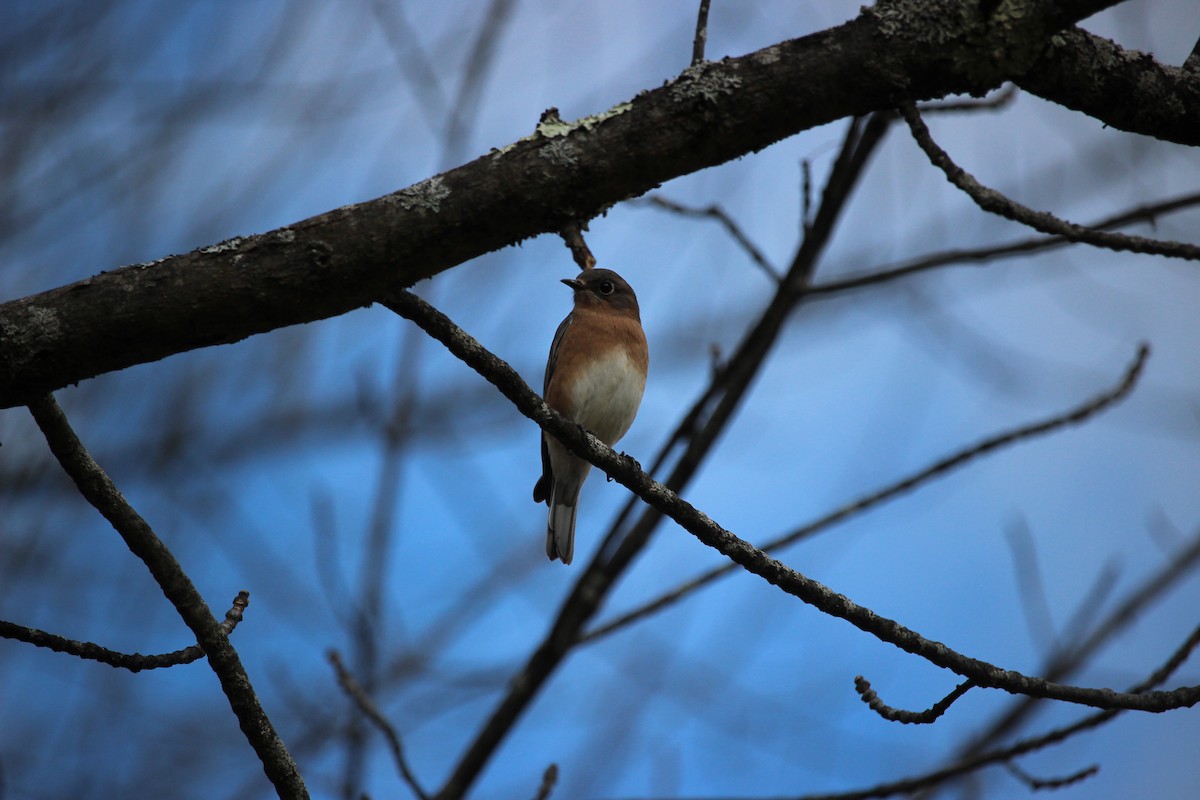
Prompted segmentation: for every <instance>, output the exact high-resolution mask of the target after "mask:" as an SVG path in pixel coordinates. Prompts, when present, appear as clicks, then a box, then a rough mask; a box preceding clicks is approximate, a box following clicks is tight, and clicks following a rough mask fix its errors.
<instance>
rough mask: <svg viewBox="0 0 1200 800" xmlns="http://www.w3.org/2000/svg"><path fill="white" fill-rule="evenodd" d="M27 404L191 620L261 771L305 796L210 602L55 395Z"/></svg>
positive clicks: (61, 457) (288, 791)
mask: <svg viewBox="0 0 1200 800" xmlns="http://www.w3.org/2000/svg"><path fill="white" fill-rule="evenodd" d="M29 410H30V412H31V413H32V414H33V418H34V421H35V422H37V425H38V428H40V429H41V431H42V434H43V435H44V436H45V437H46V443H47V444H48V445H49V446H50V450H51V452H53V453H54V457H55V458H57V459H58V462H59V464H61V465H62V468H63V471H64V472H66V473H67V475H69V476H70V478H71V480H72V481H74V482H75V485H76V487H78V489H79V493H80V494H82V495H83V496H84V498H85V499H86V500H87V501H88V502H89V503H91V504H92V506H94V507H95V509H96V510H97V511H99V512H100V513H101V514H102V515H103V516H104V518H105V519H107V520H108V521H109V522H110V523H112V526H113V527H114V528H116V530H117V533H119V534H120V535H121V538H122V539H124V540H125V544H126V546H128V547H129V549H130V551H132V552H133V554H134V555H135V556H137V557H138V558H140V559H141V560H142V562H143V563H144V564H145V565H146V567H147V569H149V570H150V574H151V575H153V576H154V580H155V581H157V582H158V585H159V587H160V588H161V589H162V592H163V594H164V595H166V597H167V599H168V600H170V601H171V604H172V605H174V606H175V610H176V611H178V612H179V616H180V617H182V618H183V621H184V622H185V623H186V624H187V626H188V627H189V628H191V630H192V633H193V634H194V635H195V636H196V641H197V642H198V643H199V644H200V646H201V647H203V648H204V652H205V654H206V655H207V656H208V663H209V666H211V667H212V670H213V672H215V673H216V674H217V679H218V680H219V681H220V682H221V689H222V690H224V692H225V696H226V697H227V698H228V699H229V707H230V708H231V709H233V713H234V715H236V716H237V719H238V725H239V726H240V727H241V729H242V733H243V734H244V735H245V737H246V739H247V741H249V742H250V746H251V747H253V748H254V752H255V753H257V754H258V757H259V760H260V761H262V765H263V771H264V772H265V773H266V774H267V778H268V779H270V781H271V783H272V784H273V785H274V787H275V791H276V792H277V793H278V794H279V796H280V797H281V798H288V800H291V799H292V798H307V797H308V790H307V789H306V788H305V786H304V779H303V778H302V777H301V776H300V772H299V770H298V769H297V768H296V763H295V761H293V760H292V756H291V754H290V753H289V752H288V750H287V747H286V746H285V745H284V744H283V741H282V740H281V739H280V738H279V735H278V734H277V733H276V732H275V728H274V726H273V725H272V724H271V720H270V719H268V717H267V714H266V712H265V711H264V710H263V707H262V705H261V704H260V703H259V702H258V696H257V695H256V694H255V693H254V687H253V686H251V685H250V678H249V677H248V676H247V675H246V670H245V668H244V667H243V666H242V661H241V659H240V658H239V657H238V654H237V651H236V650H235V649H234V648H233V645H232V644H230V642H229V636H228V635H227V634H226V632H225V630H224V629H223V628H222V627H221V624H220V623H219V622H217V620H216V619H215V618H214V617H213V614H212V611H210V610H209V608H208V604H207V603H205V602H204V598H203V597H201V595H200V592H199V591H197V589H196V587H195V585H194V584H193V583H192V581H191V579H190V578H189V577H188V576H187V573H185V572H184V571H183V567H181V566H180V564H179V562H178V561H176V560H175V556H174V555H172V554H171V551H170V550H168V549H167V547H166V545H164V544H163V542H162V540H161V539H159V538H158V535H157V534H155V533H154V530H153V529H152V528H151V527H150V524H149V523H148V522H146V520H144V519H142V517H141V515H140V514H138V513H137V511H135V510H134V509H133V507H132V506H130V505H129V502H128V501H126V499H125V497H124V496H123V495H122V494H121V492H120V490H119V489H117V487H116V485H115V484H114V483H113V482H112V480H111V479H110V478H109V477H108V475H107V474H106V473H105V472H104V470H103V469H101V468H100V465H99V464H97V463H96V461H95V460H94V459H93V458H92V456H91V454H90V453H88V451H87V450H86V449H85V448H84V446H83V442H81V441H79V437H78V436H76V435H75V431H73V430H72V429H71V425H70V423H68V422H67V417H66V415H65V414H63V412H62V409H61V408H59V407H58V403H57V402H55V400H54V397H53V396H50V395H47V396H45V397H43V398H41V399H40V400H35V401H34V402H32V403H30V404H29Z"/></svg>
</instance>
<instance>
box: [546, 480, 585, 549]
mask: <svg viewBox="0 0 1200 800" xmlns="http://www.w3.org/2000/svg"><path fill="white" fill-rule="evenodd" d="M576 497H578V494H576ZM577 508H579V504H578V503H577V502H573V503H571V504H570V505H567V504H566V503H560V502H557V501H553V500H552V501H551V502H550V515H549V518H548V520H547V522H546V555H547V556H549V557H550V560H551V561H554V560H555V559H561V560H562V562H563V563H564V564H570V563H571V559H572V558H574V557H575V510H576V509H577Z"/></svg>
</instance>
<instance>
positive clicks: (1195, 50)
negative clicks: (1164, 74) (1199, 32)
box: [1182, 39, 1200, 73]
mask: <svg viewBox="0 0 1200 800" xmlns="http://www.w3.org/2000/svg"><path fill="white" fill-rule="evenodd" d="M1182 69H1183V70H1184V71H1185V72H1193V73H1195V72H1200V39H1197V40H1196V44H1195V45H1193V46H1192V52H1190V53H1188V57H1187V58H1186V59H1184V62H1183V66H1182Z"/></svg>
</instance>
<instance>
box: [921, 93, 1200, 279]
mask: <svg viewBox="0 0 1200 800" xmlns="http://www.w3.org/2000/svg"><path fill="white" fill-rule="evenodd" d="M900 114H901V116H903V117H904V120H905V122H907V123H908V127H909V128H910V129H911V130H912V134H913V138H914V139H916V141H917V144H918V145H919V146H920V147H921V149H922V150H924V151H925V155H927V156H928V157H929V160H930V161H932V162H933V164H934V166H936V167H937V168H938V169H940V170H941V171H942V172H944V173H945V175H946V178H947V179H949V181H950V182H951V183H953V184H954V185H955V186H957V187H958V188H959V189H961V190H962V191H963V192H965V193H966V194H967V196H968V197H970V198H971V199H972V200H974V201H975V204H976V205H978V206H979V207H980V208H982V209H983V210H984V211H988V212H990V213H992V214H997V215H999V216H1001V217H1004V218H1005V219H1010V220H1013V221H1014V222H1019V223H1021V224H1023V225H1027V226H1028V227H1030V228H1033V229H1034V230H1037V231H1041V232H1042V233H1048V234H1053V235H1055V236H1062V237H1063V238H1065V239H1068V240H1070V241H1072V242H1083V243H1084V244H1090V245H1093V246H1094V247H1103V248H1106V249H1109V250H1117V251H1129V252H1134V253H1147V254H1150V255H1160V256H1168V257H1170V258H1182V259H1187V260H1191V261H1196V260H1200V246H1197V245H1194V244H1189V243H1186V242H1170V241H1160V240H1157V239H1148V238H1146V237H1144V236H1132V235H1128V234H1121V233H1108V232H1105V231H1098V230H1095V229H1093V228H1088V227H1085V226H1083V225H1077V224H1076V223H1073V222H1067V221H1065V220H1062V219H1059V218H1058V217H1056V216H1054V215H1053V214H1049V213H1047V212H1045V211H1035V210H1033V209H1032V208H1029V207H1028V206H1024V205H1021V204H1020V203H1018V202H1017V201H1015V200H1012V199H1011V198H1008V197H1005V196H1004V195H1003V194H1001V193H1000V192H998V191H996V190H995V189H991V188H989V187H987V186H984V185H983V184H981V183H980V182H979V181H978V180H976V179H975V177H974V176H972V175H971V174H970V173H968V172H967V171H966V170H964V169H963V168H962V167H960V166H958V164H955V163H954V161H953V160H952V159H951V158H950V156H949V155H947V154H946V151H945V150H942V149H941V148H940V147H938V145H937V143H936V142H935V141H933V136H932V135H931V134H930V133H929V128H927V127H926V126H925V123H924V121H923V120H922V119H921V115H920V114H919V113H918V112H917V110H916V108H915V107H914V106H912V105H906V106H901V108H900Z"/></svg>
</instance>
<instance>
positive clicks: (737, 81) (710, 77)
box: [671, 62, 742, 103]
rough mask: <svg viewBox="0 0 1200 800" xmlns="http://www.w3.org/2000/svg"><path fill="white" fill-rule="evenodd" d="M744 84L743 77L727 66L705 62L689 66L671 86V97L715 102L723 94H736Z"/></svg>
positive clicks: (679, 99)
mask: <svg viewBox="0 0 1200 800" xmlns="http://www.w3.org/2000/svg"><path fill="white" fill-rule="evenodd" d="M741 85H742V79H741V78H739V77H738V76H737V75H734V74H733V73H731V72H730V71H729V70H728V69H727V68H721V67H719V66H718V67H716V68H714V65H713V64H711V63H709V62H705V63H703V64H696V65H694V66H691V67H688V68H687V69H685V70H684V71H683V72H682V73H680V75H679V77H678V78H676V79H675V83H674V85H672V86H671V99H673V100H675V101H676V102H679V101H684V100H697V99H700V100H704V101H706V102H709V103H715V102H717V100H719V99H720V98H721V96H722V95H729V94H734V93H735V92H736V91H737V90H738V88H739V87H741Z"/></svg>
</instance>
